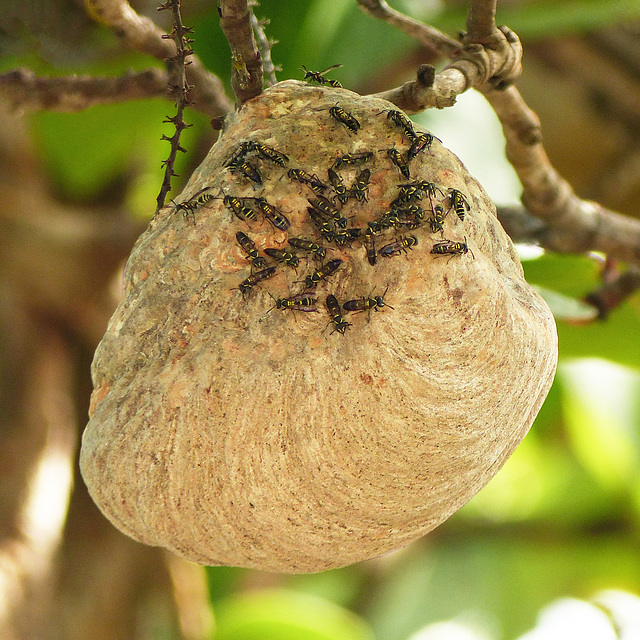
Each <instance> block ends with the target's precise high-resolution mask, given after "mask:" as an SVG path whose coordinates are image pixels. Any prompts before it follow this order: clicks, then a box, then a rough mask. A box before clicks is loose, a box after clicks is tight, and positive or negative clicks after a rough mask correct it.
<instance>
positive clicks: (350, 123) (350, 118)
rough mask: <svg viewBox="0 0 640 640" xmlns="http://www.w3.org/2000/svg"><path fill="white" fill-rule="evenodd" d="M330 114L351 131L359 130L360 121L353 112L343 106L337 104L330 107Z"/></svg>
mask: <svg viewBox="0 0 640 640" xmlns="http://www.w3.org/2000/svg"><path fill="white" fill-rule="evenodd" d="M329 114H330V115H331V117H332V118H333V119H334V120H335V121H336V122H338V123H339V124H343V125H344V126H345V127H347V129H349V131H353V133H357V132H358V129H359V128H360V123H359V122H358V121H357V120H356V118H355V116H354V115H353V114H351V113H349V112H348V111H345V110H344V109H343V108H342V107H339V106H338V105H336V106H335V107H331V108H330V109H329Z"/></svg>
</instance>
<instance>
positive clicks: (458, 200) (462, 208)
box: [449, 189, 471, 220]
mask: <svg viewBox="0 0 640 640" xmlns="http://www.w3.org/2000/svg"><path fill="white" fill-rule="evenodd" d="M449 202H450V203H451V206H452V207H453V210H454V211H455V212H456V214H457V216H458V218H460V220H464V216H465V213H466V212H467V211H470V210H471V207H470V206H469V201H468V200H467V199H466V197H465V195H464V194H463V193H462V192H461V191H458V190H457V189H450V190H449Z"/></svg>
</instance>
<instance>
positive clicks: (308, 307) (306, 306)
mask: <svg viewBox="0 0 640 640" xmlns="http://www.w3.org/2000/svg"><path fill="white" fill-rule="evenodd" d="M269 295H270V296H271V294H269ZM271 297H272V298H273V300H274V301H275V303H276V306H275V307H271V309H269V311H267V313H271V311H273V310H274V309H281V310H282V311H286V310H289V311H304V312H306V313H312V312H315V311H317V310H318V309H317V304H318V298H313V297H311V296H309V295H307V294H306V293H297V294H296V295H294V296H291V297H290V298H274V297H273V296H271Z"/></svg>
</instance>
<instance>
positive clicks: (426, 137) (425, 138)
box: [407, 133, 441, 160]
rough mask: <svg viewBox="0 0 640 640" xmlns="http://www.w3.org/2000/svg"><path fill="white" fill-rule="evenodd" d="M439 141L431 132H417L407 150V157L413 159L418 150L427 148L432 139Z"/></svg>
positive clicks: (429, 146)
mask: <svg viewBox="0 0 640 640" xmlns="http://www.w3.org/2000/svg"><path fill="white" fill-rule="evenodd" d="M434 140H437V141H438V142H441V140H440V138H436V137H435V136H434V135H433V134H432V133H419V134H418V135H416V137H415V138H414V139H413V142H412V143H411V147H410V148H409V151H407V159H408V160H413V159H414V158H415V157H416V156H417V155H418V154H419V153H420V152H422V151H424V150H425V149H426V150H429V149H430V148H431V145H432V144H433V141H434Z"/></svg>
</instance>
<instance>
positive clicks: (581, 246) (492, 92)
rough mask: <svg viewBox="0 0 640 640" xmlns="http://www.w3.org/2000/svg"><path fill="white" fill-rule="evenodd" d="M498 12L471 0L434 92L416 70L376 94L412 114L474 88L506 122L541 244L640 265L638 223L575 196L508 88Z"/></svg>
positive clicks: (511, 58) (419, 34) (412, 29)
mask: <svg viewBox="0 0 640 640" xmlns="http://www.w3.org/2000/svg"><path fill="white" fill-rule="evenodd" d="M358 4H359V5H360V7H361V8H364V7H363V5H366V12H367V13H370V15H375V16H376V17H379V18H381V19H383V20H385V21H386V22H389V23H390V24H393V25H394V26H398V27H399V28H401V29H402V30H403V31H405V33H408V34H409V35H411V36H412V37H414V38H416V39H417V40H419V41H420V42H422V43H424V42H425V41H429V42H430V43H433V40H432V38H433V29H432V28H431V27H428V26H427V25H423V28H422V29H420V28H418V26H417V25H419V24H420V23H417V22H416V21H415V20H411V19H409V18H406V17H404V18H400V17H399V14H398V12H391V11H389V10H388V7H387V6H386V3H384V2H383V1H381V0H358ZM494 13H495V2H494V0H474V2H473V3H472V9H471V13H470V16H469V21H468V26H469V33H468V34H467V35H466V36H465V37H464V39H463V48H462V53H460V54H458V55H457V59H456V60H455V61H454V62H453V63H452V64H450V65H449V66H447V67H446V68H445V69H444V70H443V71H442V72H440V73H438V74H436V76H435V78H434V82H433V86H432V88H431V89H425V88H424V87H420V86H419V85H420V82H419V77H420V74H419V77H418V80H417V81H414V82H413V83H407V84H405V85H404V86H403V87H398V88H396V89H392V90H391V91H386V92H383V93H380V94H376V95H377V96H378V97H381V98H385V99H387V100H389V101H391V102H393V103H394V104H396V105H397V106H399V107H401V108H403V109H405V110H408V111H410V112H415V111H419V110H422V109H424V108H426V107H428V106H436V107H441V106H448V105H449V104H453V103H454V102H455V97H456V96H457V95H458V94H459V93H462V92H463V91H465V90H467V89H468V88H470V87H475V88H477V89H478V90H479V91H480V92H481V93H482V94H483V95H484V96H485V97H486V99H487V100H488V102H489V103H490V104H491V106H492V107H493V109H494V111H495V112H496V114H497V116H498V118H499V119H500V122H501V124H502V127H503V131H504V134H505V138H506V154H507V158H508V160H509V161H510V162H511V164H512V165H513V167H514V169H515V171H516V173H517V175H518V177H519V179H520V182H521V183H522V186H523V196H522V201H523V204H524V205H525V207H526V208H527V210H528V211H529V212H530V213H531V214H533V215H534V216H536V217H537V218H539V219H540V220H542V221H543V222H544V223H545V225H544V227H543V228H542V229H539V230H538V232H537V233H539V234H540V243H541V245H542V246H544V247H546V248H548V249H551V250H554V251H558V252H562V253H580V252H584V251H602V252H604V253H608V254H611V255H612V256H614V257H615V258H617V259H619V260H623V261H626V262H629V263H630V264H634V265H636V266H640V222H639V221H637V220H633V219H630V218H626V217H624V216H623V215H621V214H619V213H617V212H614V211H610V210H608V209H606V208H604V207H602V206H600V205H599V204H597V203H595V202H590V201H586V200H582V199H580V198H578V196H577V195H576V194H575V192H574V191H573V189H572V188H571V186H570V185H569V183H568V182H566V180H564V179H563V178H562V177H561V176H560V175H559V174H558V173H557V171H556V170H555V169H554V168H553V166H552V165H551V162H550V161H549V158H548V157H547V155H546V153H545V151H544V147H543V145H542V135H541V130H540V123H539V121H538V118H537V116H536V115H535V113H533V111H531V110H530V109H529V108H528V107H527V105H526V104H525V102H524V100H523V99H522V97H521V96H520V93H519V92H518V91H517V89H516V88H515V87H513V86H511V84H512V83H513V81H514V80H515V79H516V78H517V77H518V75H519V73H520V58H521V53H522V51H521V46H520V43H519V40H518V39H517V37H516V36H515V34H513V32H511V31H510V30H509V29H507V28H506V27H499V28H496V29H495V30H493V29H492V26H491V25H492V22H493V19H494ZM494 36H495V39H494ZM483 40H488V41H490V42H489V43H488V44H487V46H486V47H485V46H483V45H482V44H481V41H483ZM480 49H482V51H480ZM451 50H452V41H449V42H443V44H442V48H441V52H442V53H443V55H448V56H451Z"/></svg>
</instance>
